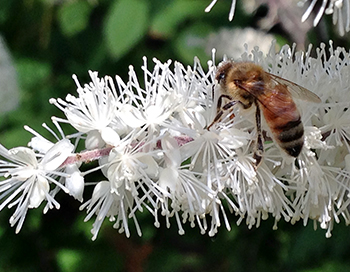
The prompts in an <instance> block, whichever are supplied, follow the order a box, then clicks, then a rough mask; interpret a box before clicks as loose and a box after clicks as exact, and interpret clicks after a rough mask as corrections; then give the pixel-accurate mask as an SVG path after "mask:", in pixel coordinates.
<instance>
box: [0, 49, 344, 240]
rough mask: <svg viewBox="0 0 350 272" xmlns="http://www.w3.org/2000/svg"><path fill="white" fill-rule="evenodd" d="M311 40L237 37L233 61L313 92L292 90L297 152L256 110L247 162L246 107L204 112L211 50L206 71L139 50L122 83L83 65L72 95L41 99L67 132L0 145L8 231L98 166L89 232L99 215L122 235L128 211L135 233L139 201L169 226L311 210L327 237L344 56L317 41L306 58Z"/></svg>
mask: <svg viewBox="0 0 350 272" xmlns="http://www.w3.org/2000/svg"><path fill="white" fill-rule="evenodd" d="M311 50H312V48H311V47H309V49H308V51H307V52H295V46H294V47H289V46H284V47H282V49H281V51H280V52H279V53H276V52H275V44H274V43H273V44H272V45H271V48H270V50H269V51H268V53H267V54H266V55H265V54H263V53H262V52H261V51H259V50H258V48H254V50H252V51H251V52H248V51H247V48H246V52H244V53H243V54H242V55H241V57H240V58H239V59H237V60H235V61H251V62H254V63H256V64H258V65H260V66H261V67H262V68H263V69H265V70H266V71H267V72H269V73H272V74H275V75H277V76H280V77H283V78H285V79H287V80H290V81H292V82H294V83H296V84H299V85H301V86H303V87H305V88H307V89H308V90H310V91H312V92H314V93H315V94H316V95H318V96H319V97H320V98H321V101H322V102H321V103H312V102H310V101H307V99H306V101H304V100H303V94H302V93H301V94H300V95H299V96H298V97H294V101H295V103H296V105H297V107H298V109H299V111H300V114H301V120H302V122H303V126H304V145H303V148H302V151H301V153H300V155H299V156H298V157H297V158H294V157H291V156H289V155H287V153H286V152H284V151H283V149H282V148H281V147H280V146H279V145H278V143H276V141H275V140H274V138H273V134H272V133H271V131H270V129H269V123H268V122H266V120H265V119H264V116H262V122H261V128H262V130H263V136H264V143H263V145H264V152H262V161H261V164H260V165H259V166H256V160H255V157H254V154H255V152H256V140H257V129H256V124H255V123H256V119H255V112H256V111H255V108H254V107H251V108H250V109H242V107H240V106H239V103H237V105H234V106H233V107H231V108H229V110H226V111H224V113H223V114H222V116H221V119H219V120H218V121H217V122H214V123H213V120H214V118H215V116H216V115H217V113H218V110H217V102H218V99H219V96H220V94H221V93H220V87H219V86H218V84H217V82H216V81H215V73H216V67H215V65H214V64H213V62H212V61H208V69H207V70H206V71H205V70H204V69H203V68H202V65H201V63H200V61H199V60H198V59H195V61H194V65H193V67H184V66H183V65H182V64H181V63H179V62H174V64H173V66H171V64H172V62H171V61H167V62H165V63H161V62H160V61H158V60H156V59H154V60H153V61H154V68H153V70H149V68H148V66H147V60H146V59H144V65H143V66H142V69H143V71H144V82H142V83H140V82H139V80H138V75H137V74H136V73H135V71H134V69H133V68H132V67H130V71H129V80H128V81H126V82H124V81H123V80H121V78H119V77H118V76H116V81H115V82H113V81H112V80H111V79H110V78H109V77H105V80H100V79H99V78H98V77H97V74H96V73H91V75H92V80H93V83H92V84H90V85H85V88H84V89H83V88H82V87H80V85H79V84H78V83H77V85H78V90H79V97H78V98H74V97H73V96H70V97H69V99H68V100H69V102H63V100H54V101H52V102H53V103H55V105H56V106H58V107H59V108H60V109H62V111H63V112H64V113H65V114H66V116H67V120H63V119H57V118H53V120H54V121H55V122H56V124H57V121H59V122H65V123H71V125H72V126H73V127H75V128H76V129H77V130H78V132H77V133H75V134H72V135H69V136H64V135H63V132H62V131H60V132H61V136H62V138H63V140H59V138H58V137H57V136H55V137H56V139H57V140H58V142H57V143H56V144H54V143H51V142H50V141H48V140H46V139H45V138H43V137H42V136H40V135H38V134H37V133H34V134H35V137H34V138H33V139H32V141H31V142H30V145H31V146H32V147H33V149H35V150H36V151H37V152H38V153H34V151H32V150H31V149H28V148H15V149H12V150H10V151H7V150H6V149H5V148H3V147H1V149H0V152H1V153H0V154H1V155H2V156H3V157H4V160H0V174H1V175H2V176H3V177H4V178H5V180H3V181H1V182H0V199H1V200H2V204H1V205H0V210H1V209H3V208H4V207H5V206H10V207H11V206H14V205H18V206H17V209H16V211H15V214H14V216H13V217H12V218H11V224H12V225H13V224H15V223H16V222H19V223H18V226H17V231H18V230H19V229H20V227H21V226H22V224H23V220H24V218H25V214H26V211H27V210H28V209H29V208H35V207H38V206H39V205H40V204H41V203H42V202H43V201H45V200H46V201H47V202H48V205H47V207H46V208H45V209H44V211H46V210H47V209H48V208H51V207H53V205H55V207H59V204H58V203H57V202H56V201H55V200H54V196H55V195H56V194H57V193H58V192H59V191H60V189H63V190H64V191H65V192H66V193H69V194H70V195H72V196H73V197H74V198H76V199H78V200H79V201H82V194H83V189H84V186H85V185H86V184H84V179H83V177H85V176H86V175H87V174H89V173H92V172H95V171H98V170H101V172H102V174H103V175H104V178H102V179H99V180H102V181H96V180H91V182H89V185H91V186H94V190H93V193H92V196H91V198H90V199H88V200H86V202H85V203H84V204H83V205H82V206H81V209H84V208H86V210H87V216H86V218H85V220H89V219H90V218H92V217H93V216H96V218H95V222H94V224H93V229H92V233H93V239H96V237H97V234H98V232H99V230H100V227H101V225H102V222H103V221H104V220H105V219H106V218H108V219H109V220H110V221H112V222H115V223H114V225H113V227H114V228H117V229H118V230H119V231H120V232H125V233H126V235H127V236H130V235H131V231H130V229H129V220H130V219H131V220H133V221H134V222H135V226H136V229H137V233H138V234H139V235H141V229H140V226H139V224H138V222H137V218H136V215H137V214H138V213H139V212H149V213H150V214H151V216H153V217H154V221H155V226H156V227H158V226H159V225H160V222H161V220H159V217H164V218H165V224H166V226H167V227H170V226H171V223H172V222H173V220H174V221H175V222H176V224H177V227H178V229H179V233H180V234H183V233H184V227H183V225H184V224H186V223H189V224H190V226H191V227H195V226H198V228H199V230H200V232H201V233H208V234H209V235H211V236H212V235H214V234H215V233H217V232H218V231H219V228H220V226H222V225H224V226H225V227H226V229H227V230H230V229H231V226H230V223H229V221H230V220H228V216H229V213H233V214H234V215H235V216H236V220H237V224H241V223H242V222H245V223H246V224H247V226H248V227H249V228H252V227H253V226H256V227H258V226H259V225H260V224H261V223H262V220H265V219H267V218H268V217H273V218H274V220H275V225H274V229H277V223H278V222H279V221H280V220H284V221H286V222H291V223H295V222H296V221H298V220H303V222H304V224H307V223H308V221H309V220H314V221H315V222H318V224H319V225H320V227H321V228H323V229H326V230H327V233H326V236H327V237H329V236H330V235H331V230H332V228H333V227H334V223H338V222H340V220H341V218H343V220H345V222H346V223H349V222H350V213H349V212H348V211H347V207H348V205H349V202H350V200H348V195H349V193H350V192H349V191H350V172H349V169H350V148H349V147H350V145H349V142H350V141H349V140H350V124H349V119H350V116H349V110H348V109H349V108H350V103H349V101H350V92H349V90H350V87H349V86H350V76H349V74H350V73H349V67H350V55H349V53H348V52H346V51H345V50H344V49H341V48H337V49H334V48H333V46H332V43H330V46H329V48H326V46H325V45H321V46H320V48H318V49H317V50H316V57H311V55H312V54H311ZM328 55H330V57H327V56H328ZM172 67H173V68H172ZM107 81H108V84H107V83H106V82H107ZM76 82H77V81H76ZM266 91H268V90H266ZM300 98H301V99H300ZM261 103H263V101H261ZM275 103H278V101H275ZM222 106H224V105H222ZM99 110H101V112H100V111H99ZM57 128H58V129H59V130H60V128H59V127H57ZM27 130H29V129H27ZM68 138H69V139H75V140H76V142H75V145H72V144H71V143H70V141H69V140H68ZM78 141H85V146H86V147H88V150H85V151H82V152H80V153H77V154H71V153H72V152H73V150H74V149H75V148H76V146H78ZM92 147H94V148H95V149H91V148H92ZM93 160H96V161H97V166H96V165H95V166H94V167H93V168H92V169H89V170H87V171H86V172H80V170H79V167H80V163H82V162H90V161H93ZM68 165H69V166H68ZM55 185H56V186H55ZM51 187H54V188H53V189H52V188H51ZM84 197H85V195H84Z"/></svg>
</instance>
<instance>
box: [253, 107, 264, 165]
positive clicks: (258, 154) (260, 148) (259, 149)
mask: <svg viewBox="0 0 350 272" xmlns="http://www.w3.org/2000/svg"><path fill="white" fill-rule="evenodd" d="M255 104H256V112H255V119H256V130H257V134H258V136H257V141H256V150H255V152H254V156H253V158H254V159H255V166H256V168H258V167H259V165H260V163H261V159H262V156H263V154H264V144H263V135H262V132H261V114H260V108H259V105H258V103H255Z"/></svg>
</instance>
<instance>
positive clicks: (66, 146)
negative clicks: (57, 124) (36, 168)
mask: <svg viewBox="0 0 350 272" xmlns="http://www.w3.org/2000/svg"><path fill="white" fill-rule="evenodd" d="M73 150H74V145H73V144H72V143H71V142H70V141H69V140H68V139H63V140H61V141H59V142H57V143H56V144H55V145H54V146H53V147H52V148H50V150H49V151H48V152H47V153H46V155H45V156H44V158H43V159H42V160H41V161H40V165H41V167H42V169H44V170H46V171H53V170H55V169H57V168H58V167H59V166H60V165H61V164H62V163H63V162H64V161H65V160H66V159H67V158H68V156H69V155H71V154H72V152H73Z"/></svg>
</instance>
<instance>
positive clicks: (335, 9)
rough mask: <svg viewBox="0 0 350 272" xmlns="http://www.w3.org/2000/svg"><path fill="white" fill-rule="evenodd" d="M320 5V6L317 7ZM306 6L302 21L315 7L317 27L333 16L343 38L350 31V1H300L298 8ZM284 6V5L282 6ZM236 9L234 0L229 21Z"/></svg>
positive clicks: (213, 3)
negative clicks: (316, 8)
mask: <svg viewBox="0 0 350 272" xmlns="http://www.w3.org/2000/svg"><path fill="white" fill-rule="evenodd" d="M216 2H217V0H212V2H211V3H210V4H209V6H207V8H206V9H205V12H209V11H210V10H211V9H212V8H213V6H214V5H215V4H216ZM264 2H266V3H267V4H269V1H266V0H265V1H261V3H264ZM276 2H281V3H280V4H283V2H289V1H288V0H287V1H286V0H279V1H276ZM318 3H320V4H319V5H317V4H318ZM305 4H309V6H307V8H306V10H305V12H304V14H303V16H302V18H301V21H302V22H305V21H306V20H307V19H308V18H309V17H310V15H311V13H312V12H313V11H314V9H315V7H319V9H318V10H317V13H316V16H315V18H314V21H313V25H314V26H316V25H317V24H318V23H319V22H320V20H321V18H322V17H323V15H324V14H327V15H330V14H332V21H333V24H334V25H338V31H339V34H340V35H341V36H344V34H345V32H349V31H350V0H300V1H298V6H301V7H303V6H304V5H305ZM282 6H283V5H282ZM235 9H236V0H232V3H231V8H230V12H229V20H230V21H232V20H233V17H234V14H235Z"/></svg>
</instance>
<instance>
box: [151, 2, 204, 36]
mask: <svg viewBox="0 0 350 272" xmlns="http://www.w3.org/2000/svg"><path fill="white" fill-rule="evenodd" d="M204 9H205V3H204V2H203V1H199V0H192V1H189V0H177V1H173V2H171V4H170V5H168V6H167V7H166V8H165V9H163V10H162V11H160V12H159V13H158V14H156V16H155V18H154V20H153V22H152V24H151V34H152V35H154V36H156V37H162V38H169V37H171V36H172V35H175V33H176V28H177V26H178V25H179V24H180V23H181V22H183V21H184V20H186V19H187V18H195V17H198V16H204V15H205V13H204Z"/></svg>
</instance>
